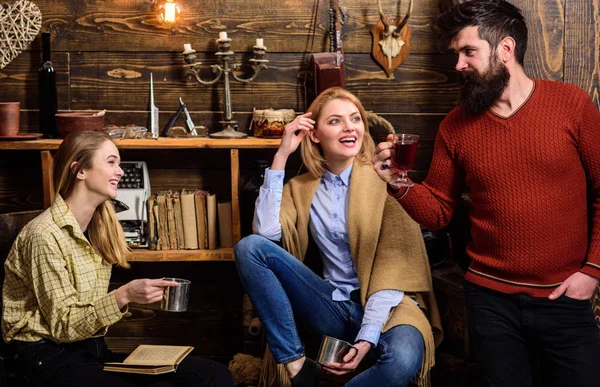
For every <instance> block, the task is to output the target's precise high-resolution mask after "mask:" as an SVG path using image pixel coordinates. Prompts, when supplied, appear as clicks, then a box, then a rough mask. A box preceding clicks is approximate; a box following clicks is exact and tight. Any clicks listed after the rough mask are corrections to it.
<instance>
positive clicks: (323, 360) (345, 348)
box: [317, 335, 358, 365]
mask: <svg viewBox="0 0 600 387" xmlns="http://www.w3.org/2000/svg"><path fill="white" fill-rule="evenodd" d="M352 349H354V356H356V354H357V353H358V348H356V347H355V346H353V345H352V344H350V343H349V342H347V341H344V340H340V339H336V338H335V337H331V336H327V335H323V339H322V340H321V347H320V348H319V355H318V356H317V363H319V364H321V365H327V364H329V363H344V357H345V356H346V355H347V354H348V352H350V350H352ZM354 356H352V359H354ZM352 359H350V361H352Z"/></svg>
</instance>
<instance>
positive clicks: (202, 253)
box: [129, 247, 234, 262]
mask: <svg viewBox="0 0 600 387" xmlns="http://www.w3.org/2000/svg"><path fill="white" fill-rule="evenodd" d="M132 253H133V254H132V256H131V258H130V259H129V261H130V262H196V261H205V262H206V261H218V262H223V261H230V262H233V261H234V258H233V248H231V247H227V248H222V249H215V250H146V249H133V250H132Z"/></svg>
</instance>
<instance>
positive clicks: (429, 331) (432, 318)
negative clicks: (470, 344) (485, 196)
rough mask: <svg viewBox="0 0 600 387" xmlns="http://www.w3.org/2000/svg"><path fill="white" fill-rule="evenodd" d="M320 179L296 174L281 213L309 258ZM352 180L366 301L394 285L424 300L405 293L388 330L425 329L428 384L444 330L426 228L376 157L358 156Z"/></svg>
mask: <svg viewBox="0 0 600 387" xmlns="http://www.w3.org/2000/svg"><path fill="white" fill-rule="evenodd" d="M320 180H321V179H320V178H316V177H314V176H312V175H311V174H309V173H306V174H303V175H300V176H297V177H295V178H293V179H292V180H290V181H289V183H288V184H286V185H285V187H284V189H283V197H282V202H281V212H280V216H279V218H280V219H279V220H280V222H281V228H282V235H283V237H282V242H283V247H284V248H285V249H286V250H287V251H288V252H290V254H292V255H294V256H295V257H296V258H298V259H300V260H304V256H305V255H306V251H307V248H308V242H309V227H308V223H309V216H310V206H311V203H312V200H313V197H314V195H315V192H316V190H317V187H318V185H319V182H320ZM350 181H351V183H350V193H349V195H350V197H349V202H348V235H349V239H350V251H351V254H352V260H353V262H354V266H355V268H356V272H357V274H358V280H359V283H360V293H361V302H362V305H363V306H364V305H365V304H366V301H367V299H368V298H369V296H371V294H373V293H375V292H377V291H379V290H390V289H391V290H400V291H403V292H405V293H406V295H407V296H409V297H410V298H412V299H414V300H416V301H417V302H418V303H419V306H417V305H416V304H415V303H414V302H412V300H410V299H409V297H404V299H403V300H402V302H401V303H400V305H398V306H397V307H395V308H394V309H392V312H391V313H390V317H389V318H388V320H387V322H386V324H385V326H384V327H383V330H382V331H383V332H386V331H387V330H389V329H390V328H393V327H395V326H397V325H403V324H406V325H411V326H414V327H415V328H417V329H418V330H419V332H420V333H421V335H422V336H423V339H424V342H425V355H424V357H423V364H422V367H421V372H420V373H419V375H418V378H417V380H416V382H417V383H418V384H419V385H420V386H425V385H427V384H428V382H429V380H428V379H429V371H430V369H431V367H433V365H434V364H435V360H434V355H435V347H436V346H437V345H438V344H439V342H440V341H441V339H442V336H443V334H442V329H441V321H440V316H439V312H438V309H437V304H436V302H435V296H434V294H433V289H432V282H431V272H430V270H429V262H428V259H427V254H426V251H425V245H424V243H423V237H422V235H421V231H420V229H419V226H418V225H417V223H415V222H414V221H413V220H412V219H411V218H410V217H409V216H408V215H407V214H406V212H405V211H404V210H403V209H402V206H400V204H398V202H397V201H396V200H395V199H394V198H392V197H391V196H389V195H388V194H387V190H386V184H385V183H384V182H383V181H382V180H381V179H380V178H379V177H378V176H377V174H376V173H375V171H373V167H372V165H371V164H370V163H368V164H367V163H363V162H359V161H356V162H355V164H354V167H353V168H352V175H351V180H350ZM281 371H282V370H280V372H277V374H280V375H281V374H282V372H281ZM263 375H264V373H263ZM266 384H267V385H270V384H272V383H268V382H267V383H266ZM278 384H280V385H281V384H282V383H278ZM283 384H287V383H283Z"/></svg>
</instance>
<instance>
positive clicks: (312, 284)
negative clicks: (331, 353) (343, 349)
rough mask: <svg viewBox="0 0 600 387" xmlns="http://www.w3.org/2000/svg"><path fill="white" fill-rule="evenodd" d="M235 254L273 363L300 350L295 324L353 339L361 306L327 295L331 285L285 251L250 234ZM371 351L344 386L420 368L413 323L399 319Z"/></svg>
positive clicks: (379, 381)
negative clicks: (367, 362) (368, 361)
mask: <svg viewBox="0 0 600 387" xmlns="http://www.w3.org/2000/svg"><path fill="white" fill-rule="evenodd" d="M235 258H236V264H237V269H238V273H239V275H240V279H241V281H242V284H243V285H244V288H245V289H246V291H247V292H248V295H249V297H250V299H251V300H252V304H253V305H254V308H255V310H256V312H257V313H258V316H259V317H260V320H261V322H262V326H263V328H264V330H265V336H266V339H267V342H268V343H269V347H270V348H271V352H272V353H273V356H274V357H275V360H276V361H277V363H280V364H282V363H289V362H291V361H294V360H296V359H299V358H301V357H303V356H305V353H304V348H303V346H302V342H301V340H300V337H299V335H298V327H300V328H302V329H303V330H305V329H306V330H309V331H310V332H311V333H314V334H317V335H328V336H333V337H337V338H340V339H343V340H346V341H350V342H354V339H355V337H356V335H357V334H358V331H359V330H360V325H361V322H362V317H363V313H364V312H363V308H362V306H361V305H360V304H358V303H356V302H353V301H351V300H348V301H333V300H332V299H331V294H332V292H333V291H334V289H335V288H334V286H333V285H331V284H330V283H328V282H327V281H325V280H324V279H323V278H321V277H319V276H318V275H316V274H315V273H314V272H313V271H312V270H311V269H309V268H308V267H307V266H306V265H304V264H303V263H302V262H300V261H299V260H297V259H296V258H295V257H294V256H292V255H291V254H289V253H288V252H287V251H285V250H284V249H282V248H281V247H279V246H277V245H276V244H275V243H273V242H272V241H270V240H268V239H266V238H263V237H261V236H258V235H250V236H248V237H246V238H244V239H242V240H241V241H240V242H239V243H238V244H237V245H236V246H235ZM296 324H298V325H296ZM371 352H372V355H374V356H375V357H376V359H377V362H376V363H375V365H374V366H372V367H370V368H369V369H367V370H366V371H364V372H362V373H361V374H359V375H358V376H356V377H355V378H353V379H352V380H351V381H350V382H349V383H348V384H347V386H406V385H408V384H409V383H410V382H411V381H412V380H413V379H414V377H415V376H416V375H417V373H418V372H419V370H420V368H421V362H422V359H423V353H424V343H423V338H422V337H421V334H420V332H419V331H418V330H417V329H416V328H414V327H412V326H409V325H399V326H396V327H394V328H392V329H390V330H388V331H387V332H385V333H383V334H382V335H381V337H380V339H379V343H378V344H377V347H375V348H373V349H372V350H371Z"/></svg>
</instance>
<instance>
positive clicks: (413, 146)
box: [390, 133, 419, 188]
mask: <svg viewBox="0 0 600 387" xmlns="http://www.w3.org/2000/svg"><path fill="white" fill-rule="evenodd" d="M418 142H419V136H417V135H416V134H405V133H396V134H394V153H393V156H392V160H393V165H394V168H395V169H397V170H398V171H399V172H400V173H399V175H398V177H397V178H396V179H395V180H392V181H391V182H390V184H391V185H392V186H393V187H396V188H399V187H412V186H413V183H412V182H411V181H410V180H408V176H407V172H408V171H410V170H411V169H412V168H413V166H414V165H415V156H416V155H417V143H418Z"/></svg>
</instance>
